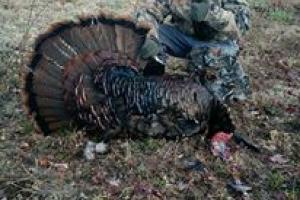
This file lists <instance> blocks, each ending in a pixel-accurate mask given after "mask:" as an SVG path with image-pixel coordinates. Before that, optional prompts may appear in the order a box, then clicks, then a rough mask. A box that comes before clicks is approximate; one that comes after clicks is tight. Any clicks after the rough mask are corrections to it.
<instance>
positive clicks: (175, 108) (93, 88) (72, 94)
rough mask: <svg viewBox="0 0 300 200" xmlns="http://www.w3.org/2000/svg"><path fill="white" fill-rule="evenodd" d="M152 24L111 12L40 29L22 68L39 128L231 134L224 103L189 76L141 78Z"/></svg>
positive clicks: (48, 130) (104, 133)
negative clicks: (143, 50) (142, 54)
mask: <svg viewBox="0 0 300 200" xmlns="http://www.w3.org/2000/svg"><path fill="white" fill-rule="evenodd" d="M148 30H149V28H147V26H145V25H142V24H135V23H134V22H133V21H131V19H130V18H128V17H114V16H110V15H107V14H100V15H98V16H91V17H85V18H81V19H79V20H78V21H77V22H64V23H60V24H57V25H55V26H54V27H52V29H51V30H49V31H48V32H47V33H46V34H43V35H41V36H40V37H39V38H38V40H37V42H36V45H35V48H34V52H33V55H32V57H31V61H30V62H29V64H28V65H27V66H26V67H25V73H24V76H23V77H24V84H23V97H24V98H23V99H24V105H25V107H26V108H27V110H28V113H29V115H30V116H31V117H32V118H33V121H34V122H35V124H36V127H37V128H38V130H40V131H41V132H43V133H44V134H46V135H49V134H51V133H54V132H58V131H60V130H61V129H62V128H65V127H77V128H81V129H83V130H86V131H91V132H96V133H98V134H99V136H100V137H103V138H106V139H109V138H112V137H113V136H115V135H119V134H122V133H126V132H128V133H130V134H131V135H144V136H152V137H177V136H191V135H194V134H199V133H206V134H208V136H209V137H210V136H212V135H213V134H214V133H216V132H218V131H225V132H227V133H232V132H234V125H233V123H232V121H231V119H230V115H229V113H228V111H227V108H226V107H225V106H224V105H223V104H221V103H219V101H218V100H217V99H216V98H215V97H214V96H213V95H212V94H210V93H209V91H208V90H207V89H206V88H205V87H204V86H202V85H201V84H200V83H198V82H196V81H193V79H192V78H191V77H184V76H171V75H163V76H157V77H147V76H143V68H144V66H145V65H146V64H147V61H146V60H143V59H141V58H140V57H139V56H138V54H139V51H140V49H141V47H142V45H143V43H144V41H145V38H146V35H147V32H148Z"/></svg>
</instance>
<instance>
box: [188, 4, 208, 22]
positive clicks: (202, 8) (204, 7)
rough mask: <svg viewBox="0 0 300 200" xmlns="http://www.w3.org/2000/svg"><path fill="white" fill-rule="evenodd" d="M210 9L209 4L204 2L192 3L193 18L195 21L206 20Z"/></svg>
mask: <svg viewBox="0 0 300 200" xmlns="http://www.w3.org/2000/svg"><path fill="white" fill-rule="evenodd" d="M208 11H209V4H208V3H205V2H202V3H195V2H194V3H192V5H191V19H192V20H193V21H195V22H202V21H204V20H205V18H206V16H207V14H208Z"/></svg>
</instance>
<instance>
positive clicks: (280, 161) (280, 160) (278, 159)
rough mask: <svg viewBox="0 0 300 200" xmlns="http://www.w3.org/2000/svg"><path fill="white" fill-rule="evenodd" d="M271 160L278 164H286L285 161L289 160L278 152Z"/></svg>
mask: <svg viewBox="0 0 300 200" xmlns="http://www.w3.org/2000/svg"><path fill="white" fill-rule="evenodd" d="M270 160H271V161H272V162H273V163H278V164H285V163H287V162H289V160H288V159H286V158H284V157H283V155H280V154H276V155H274V156H272V157H270Z"/></svg>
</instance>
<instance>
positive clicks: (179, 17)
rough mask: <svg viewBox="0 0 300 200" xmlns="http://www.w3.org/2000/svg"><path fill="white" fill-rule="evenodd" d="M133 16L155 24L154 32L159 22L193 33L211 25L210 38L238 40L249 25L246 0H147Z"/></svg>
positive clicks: (198, 34) (153, 32) (138, 19)
mask: <svg viewBox="0 0 300 200" xmlns="http://www.w3.org/2000/svg"><path fill="white" fill-rule="evenodd" d="M135 16H136V19H137V21H147V22H150V23H151V24H152V25H153V26H154V29H153V30H152V34H153V35H156V34H157V33H156V28H155V27H157V25H158V24H159V23H170V24H173V25H175V26H177V27H178V29H180V30H181V31H183V32H184V33H186V34H189V35H193V36H196V37H197V36H199V37H200V36H201V35H203V33H204V34H205V30H208V29H210V30H212V31H209V32H208V33H207V35H213V36H212V38H210V39H219V40H225V39H228V38H229V39H236V40H237V39H239V38H240V37H241V35H242V34H243V33H244V32H245V31H246V30H248V29H249V26H250V11H249V8H248V3H247V2H246V1H245V0H147V1H146V3H145V4H144V5H143V6H141V7H140V8H139V10H138V11H137V12H136V13H135Z"/></svg>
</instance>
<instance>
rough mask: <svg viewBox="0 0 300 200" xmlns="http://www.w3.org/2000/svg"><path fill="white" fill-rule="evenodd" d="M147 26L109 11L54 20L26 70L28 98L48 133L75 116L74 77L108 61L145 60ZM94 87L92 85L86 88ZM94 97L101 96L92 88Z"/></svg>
mask: <svg viewBox="0 0 300 200" xmlns="http://www.w3.org/2000/svg"><path fill="white" fill-rule="evenodd" d="M148 30H149V28H148V27H144V26H137V25H136V24H135V23H134V22H133V21H131V20H130V19H129V18H128V17H113V16H109V15H106V14H100V15H98V16H90V17H84V18H81V19H79V20H78V21H77V22H64V23H59V24H56V25H55V26H53V27H52V28H51V29H50V30H49V31H48V32H47V33H45V34H43V35H41V36H39V37H38V39H37V40H36V44H35V47H34V53H33V55H32V58H31V62H30V63H29V65H28V66H27V67H28V68H29V70H27V71H26V73H24V80H25V81H24V85H23V94H24V95H23V96H24V104H25V107H26V108H27V110H28V113H29V115H31V116H32V117H33V118H34V120H35V121H36V124H37V126H38V128H39V129H40V130H41V131H42V132H43V133H45V134H50V133H51V132H53V131H56V130H58V129H59V128H61V127H62V126H63V125H66V124H69V123H71V122H72V121H73V119H74V117H73V115H74V113H72V112H70V110H69V108H70V107H73V109H74V106H76V99H75V98H76V97H75V87H76V81H78V79H79V77H80V76H81V75H82V74H85V75H86V76H87V77H89V76H92V75H93V73H94V72H95V71H97V70H101V67H102V66H103V65H105V64H117V65H127V66H134V67H137V66H144V65H145V64H146V63H143V62H144V61H142V60H140V59H139V56H138V52H139V49H140V48H141V46H142V44H143V43H144V40H145V38H146V34H147V32H148ZM87 90H93V87H92V86H91V87H89V88H87ZM89 93H90V94H89V96H88V98H89V99H92V100H93V102H95V103H96V98H98V96H97V95H96V94H95V93H93V92H91V91H89Z"/></svg>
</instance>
